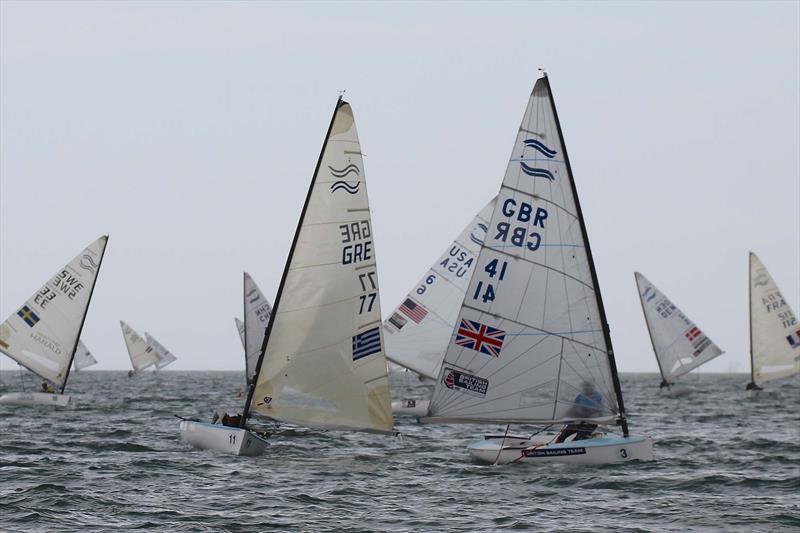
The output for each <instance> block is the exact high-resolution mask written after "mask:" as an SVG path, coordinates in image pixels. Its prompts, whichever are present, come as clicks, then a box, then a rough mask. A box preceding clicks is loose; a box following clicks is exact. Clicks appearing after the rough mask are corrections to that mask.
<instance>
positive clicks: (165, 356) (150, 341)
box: [144, 331, 178, 370]
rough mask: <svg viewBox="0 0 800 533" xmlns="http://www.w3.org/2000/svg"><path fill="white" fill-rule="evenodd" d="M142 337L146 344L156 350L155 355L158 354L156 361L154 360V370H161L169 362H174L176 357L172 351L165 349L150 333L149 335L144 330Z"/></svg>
mask: <svg viewBox="0 0 800 533" xmlns="http://www.w3.org/2000/svg"><path fill="white" fill-rule="evenodd" d="M144 338H145V342H146V343H147V345H148V346H150V347H151V348H153V350H154V351H155V352H156V355H158V361H156V370H161V369H162V368H164V367H165V366H167V365H169V364H170V363H174V362H175V361H177V360H178V358H177V357H175V356H174V355H173V354H172V352H170V351H169V350H167V348H166V347H165V346H164V345H163V344H161V343H160V342H158V341H157V340H156V339H155V338H154V337H153V336H152V335H150V334H149V333H147V332H146V331H145V332H144Z"/></svg>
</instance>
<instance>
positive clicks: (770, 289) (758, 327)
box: [747, 252, 800, 390]
mask: <svg viewBox="0 0 800 533" xmlns="http://www.w3.org/2000/svg"><path fill="white" fill-rule="evenodd" d="M750 364H751V374H750V383H748V384H747V390H761V385H763V384H764V383H765V382H767V381H772V380H775V379H781V378H787V377H789V376H794V375H795V374H798V373H800V324H798V322H797V318H796V317H795V314H794V313H793V312H792V309H791V307H789V304H788V303H786V299H785V298H784V297H783V295H782V294H781V291H780V290H779V289H778V286H777V285H776V284H775V280H774V279H772V276H771V275H770V274H769V272H768V271H767V267H765V266H764V264H763V263H762V262H761V260H759V258H758V256H757V255H756V254H754V253H753V252H750Z"/></svg>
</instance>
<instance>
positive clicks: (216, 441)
mask: <svg viewBox="0 0 800 533" xmlns="http://www.w3.org/2000/svg"><path fill="white" fill-rule="evenodd" d="M180 432H181V439H182V440H183V441H185V442H188V443H189V444H191V445H192V446H194V447H195V448H200V449H202V450H218V451H221V452H227V453H232V454H233V455H244V456H248V457H252V456H256V455H261V454H262V453H264V451H266V449H267V446H269V443H268V442H267V441H266V440H264V439H263V438H261V437H259V436H257V435H256V434H255V433H253V432H251V431H249V430H246V429H241V428H235V427H229V426H223V425H221V424H207V423H205V422H194V421H191V420H183V421H181V424H180Z"/></svg>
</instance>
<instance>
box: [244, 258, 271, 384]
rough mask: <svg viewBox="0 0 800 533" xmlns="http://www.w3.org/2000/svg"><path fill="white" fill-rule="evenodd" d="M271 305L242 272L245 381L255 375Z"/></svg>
mask: <svg viewBox="0 0 800 533" xmlns="http://www.w3.org/2000/svg"><path fill="white" fill-rule="evenodd" d="M270 314H272V306H270V305H269V302H268V301H267V299H266V298H264V295H263V294H262V293H261V289H259V288H258V285H256V282H255V281H253V278H252V277H251V276H250V274H248V273H247V272H245V273H244V346H245V356H244V360H245V375H246V376H247V383H248V384H249V383H251V382H252V381H253V377H255V375H256V362H257V361H258V358H259V357H260V356H261V348H262V346H263V344H264V333H265V331H266V330H267V324H269V315H270Z"/></svg>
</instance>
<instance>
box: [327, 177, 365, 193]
mask: <svg viewBox="0 0 800 533" xmlns="http://www.w3.org/2000/svg"><path fill="white" fill-rule="evenodd" d="M360 184H361V183H360V182H358V181H357V182H356V183H355V185H350V184H349V183H347V182H346V181H341V180H340V181H334V182H333V184H331V194H333V193H335V192H336V191H338V190H339V189H343V190H344V191H345V192H346V193H347V194H356V193H357V192H358V186H359V185H360Z"/></svg>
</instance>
